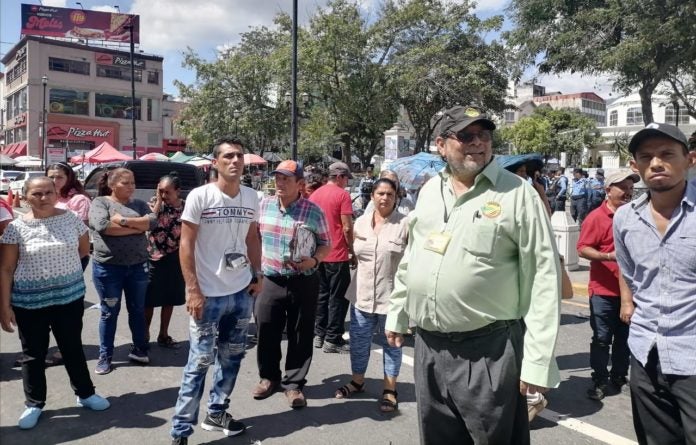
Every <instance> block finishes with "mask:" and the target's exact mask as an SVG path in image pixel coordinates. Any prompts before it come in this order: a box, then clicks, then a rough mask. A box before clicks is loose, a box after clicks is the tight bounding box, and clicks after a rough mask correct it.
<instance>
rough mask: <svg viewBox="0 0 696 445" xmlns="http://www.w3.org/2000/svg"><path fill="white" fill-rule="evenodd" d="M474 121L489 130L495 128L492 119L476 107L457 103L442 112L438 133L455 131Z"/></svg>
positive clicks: (443, 133)
mask: <svg viewBox="0 0 696 445" xmlns="http://www.w3.org/2000/svg"><path fill="white" fill-rule="evenodd" d="M475 122H479V123H480V124H481V125H483V126H484V127H485V128H487V129H489V130H491V131H493V130H495V124H494V123H493V121H492V120H490V119H489V118H488V116H486V115H485V114H484V113H481V111H479V110H478V109H476V108H474V107H462V106H460V105H457V106H456V107H452V108H450V109H449V110H445V112H444V113H442V118H441V119H440V127H439V132H438V134H441V135H445V134H449V133H457V132H458V131H460V130H463V129H465V128H466V127H468V126H469V125H471V124H473V123H475Z"/></svg>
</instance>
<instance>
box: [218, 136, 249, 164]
mask: <svg viewBox="0 0 696 445" xmlns="http://www.w3.org/2000/svg"><path fill="white" fill-rule="evenodd" d="M222 144H227V145H239V146H240V147H242V151H244V142H242V140H241V139H240V138H239V137H237V136H224V137H221V138H220V139H218V140H217V141H215V144H213V158H215V159H217V158H218V156H220V146H221V145H222Z"/></svg>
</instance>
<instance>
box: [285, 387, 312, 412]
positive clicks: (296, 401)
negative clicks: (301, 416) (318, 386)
mask: <svg viewBox="0 0 696 445" xmlns="http://www.w3.org/2000/svg"><path fill="white" fill-rule="evenodd" d="M285 397H287V399H288V404H289V405H290V408H303V407H305V406H307V400H306V399H305V396H304V394H302V391H300V390H299V389H288V390H287V391H285Z"/></svg>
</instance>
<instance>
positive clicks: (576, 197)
mask: <svg viewBox="0 0 696 445" xmlns="http://www.w3.org/2000/svg"><path fill="white" fill-rule="evenodd" d="M582 198H586V196H585V195H573V196H571V197H570V199H582Z"/></svg>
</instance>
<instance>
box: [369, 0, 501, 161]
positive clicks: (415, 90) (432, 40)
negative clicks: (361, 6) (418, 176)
mask: <svg viewBox="0 0 696 445" xmlns="http://www.w3.org/2000/svg"><path fill="white" fill-rule="evenodd" d="M381 16H382V17H381V19H380V20H379V22H378V24H377V25H376V26H377V28H378V29H379V30H380V32H379V36H380V38H381V39H382V41H381V46H382V47H383V48H384V58H385V60H386V61H387V63H388V69H389V73H390V79H391V82H392V84H393V86H394V88H395V91H396V94H397V98H398V101H399V103H400V105H401V106H402V107H403V109H404V111H405V114H406V116H407V117H408V120H409V121H410V123H411V125H412V126H413V128H414V131H415V135H416V151H421V150H423V149H427V145H428V143H429V141H430V140H431V138H432V136H433V132H434V130H435V128H436V126H437V124H438V122H439V117H438V113H439V112H440V111H442V110H443V109H446V108H449V107H451V106H454V105H457V104H461V105H471V104H473V105H476V106H478V107H480V108H482V109H484V110H488V111H493V112H502V111H503V110H504V109H505V106H506V105H505V101H504V96H505V91H506V88H507V79H508V72H507V71H508V67H507V62H506V58H505V54H504V51H503V47H502V46H501V45H500V44H499V43H498V42H497V41H496V40H491V41H490V42H486V36H487V33H489V32H494V31H499V30H500V27H501V26H502V17H501V16H494V17H491V18H490V19H487V20H483V21H482V20H480V19H478V18H477V17H476V16H475V15H473V14H472V13H471V4H470V3H469V2H468V1H464V2H449V1H443V0H390V1H387V2H385V4H384V6H383V9H382V12H381Z"/></svg>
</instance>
